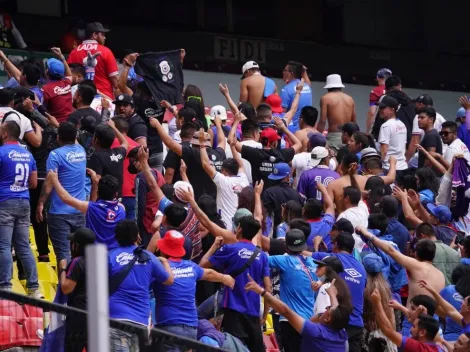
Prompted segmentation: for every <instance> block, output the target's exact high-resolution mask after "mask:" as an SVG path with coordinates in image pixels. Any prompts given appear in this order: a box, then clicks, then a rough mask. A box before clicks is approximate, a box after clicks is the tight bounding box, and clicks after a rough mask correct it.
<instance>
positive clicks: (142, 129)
mask: <svg viewBox="0 0 470 352" xmlns="http://www.w3.org/2000/svg"><path fill="white" fill-rule="evenodd" d="M127 123H128V124H129V131H128V132H127V135H128V136H129V138H131V139H133V140H134V141H135V140H137V139H139V138H147V125H146V124H145V122H144V120H142V118H141V117H140V116H139V115H137V114H134V115H132V117H130V118H128V119H127Z"/></svg>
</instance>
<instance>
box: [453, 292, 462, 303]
mask: <svg viewBox="0 0 470 352" xmlns="http://www.w3.org/2000/svg"><path fill="white" fill-rule="evenodd" d="M452 298H453V299H454V300H455V301H456V302H460V303H462V302H463V297H462V295H461V294H460V293H458V292H455V293H454V294H453V295H452Z"/></svg>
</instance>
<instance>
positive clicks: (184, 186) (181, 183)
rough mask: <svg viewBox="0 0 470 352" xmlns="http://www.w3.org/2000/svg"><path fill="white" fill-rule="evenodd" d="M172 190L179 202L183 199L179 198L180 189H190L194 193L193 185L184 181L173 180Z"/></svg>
mask: <svg viewBox="0 0 470 352" xmlns="http://www.w3.org/2000/svg"><path fill="white" fill-rule="evenodd" d="M173 191H174V192H175V196H176V198H178V199H179V200H180V201H181V202H184V200H183V199H181V191H190V192H191V193H192V194H193V195H194V190H193V186H192V185H191V184H190V183H189V182H186V181H177V182H175V184H174V185H173Z"/></svg>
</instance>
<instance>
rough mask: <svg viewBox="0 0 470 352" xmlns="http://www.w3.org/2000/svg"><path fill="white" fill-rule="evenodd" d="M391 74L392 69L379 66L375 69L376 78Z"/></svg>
mask: <svg viewBox="0 0 470 352" xmlns="http://www.w3.org/2000/svg"><path fill="white" fill-rule="evenodd" d="M391 75H392V71H391V70H389V69H388V68H381V69H380V70H378V71H377V78H388V77H390V76H391Z"/></svg>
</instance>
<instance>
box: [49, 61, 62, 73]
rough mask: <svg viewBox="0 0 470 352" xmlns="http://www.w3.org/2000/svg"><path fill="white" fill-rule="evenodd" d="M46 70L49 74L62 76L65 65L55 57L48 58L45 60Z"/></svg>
mask: <svg viewBox="0 0 470 352" xmlns="http://www.w3.org/2000/svg"><path fill="white" fill-rule="evenodd" d="M47 71H48V72H49V74H51V75H55V76H63V75H64V74H65V66H64V64H63V63H62V62H61V61H59V60H57V59H49V60H47Z"/></svg>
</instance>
